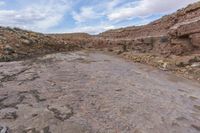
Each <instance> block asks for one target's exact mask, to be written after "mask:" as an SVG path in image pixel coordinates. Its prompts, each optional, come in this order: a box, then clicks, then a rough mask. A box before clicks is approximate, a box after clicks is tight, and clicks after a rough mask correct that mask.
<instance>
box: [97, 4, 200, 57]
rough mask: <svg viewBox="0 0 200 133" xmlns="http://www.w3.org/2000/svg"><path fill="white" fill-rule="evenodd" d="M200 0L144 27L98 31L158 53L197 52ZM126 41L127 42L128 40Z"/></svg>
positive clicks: (199, 44) (133, 46)
mask: <svg viewBox="0 0 200 133" xmlns="http://www.w3.org/2000/svg"><path fill="white" fill-rule="evenodd" d="M199 16H200V2H197V3H194V4H191V5H189V6H188V7H186V8H184V9H181V10H178V11H177V12H176V13H173V14H171V15H167V16H164V17H163V18H161V19H159V20H157V21H154V22H152V23H150V24H148V25H145V26H138V27H127V28H121V29H117V30H110V31H106V32H104V33H101V34H99V36H100V37H102V38H104V39H108V40H113V39H115V40H116V39H117V40H120V41H121V40H126V44H128V45H131V49H130V50H136V51H139V52H153V53H159V54H161V55H171V54H174V55H185V54H192V53H196V52H200V27H199V25H200V17H199ZM127 41H128V42H127Z"/></svg>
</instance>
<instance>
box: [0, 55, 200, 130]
mask: <svg viewBox="0 0 200 133" xmlns="http://www.w3.org/2000/svg"><path fill="white" fill-rule="evenodd" d="M1 132H10V133H161V132H162V133H175V132H176V133H198V132H200V85H199V84H197V83H195V82H193V81H189V80H186V79H183V78H180V77H177V76H175V75H172V74H169V73H167V72H163V71H160V70H157V69H154V68H152V67H149V66H145V65H141V64H136V63H132V62H130V61H126V60H124V59H121V58H118V57H115V56H112V55H107V54H104V53H100V52H85V51H80V52H73V53H57V54H51V55H46V56H43V57H39V58H36V59H30V60H26V61H17V62H9V63H4V62H2V63H0V133H1Z"/></svg>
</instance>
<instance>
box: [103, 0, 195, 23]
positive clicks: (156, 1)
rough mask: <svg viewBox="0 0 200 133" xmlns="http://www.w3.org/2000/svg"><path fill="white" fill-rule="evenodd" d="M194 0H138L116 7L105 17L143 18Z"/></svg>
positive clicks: (112, 18)
mask: <svg viewBox="0 0 200 133" xmlns="http://www.w3.org/2000/svg"><path fill="white" fill-rule="evenodd" d="M196 1H198V0H140V1H136V2H131V3H127V4H125V5H122V6H120V7H118V8H116V9H115V10H113V11H111V12H109V13H108V14H107V17H108V19H109V20H111V21H120V20H125V19H131V18H137V17H142V18H143V17H147V16H150V15H152V14H159V13H163V14H165V13H170V12H173V11H175V10H177V9H179V8H182V7H184V6H186V5H188V4H190V3H192V2H196Z"/></svg>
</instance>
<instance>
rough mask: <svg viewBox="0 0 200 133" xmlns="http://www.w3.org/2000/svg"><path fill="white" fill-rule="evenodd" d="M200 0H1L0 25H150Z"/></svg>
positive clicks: (64, 28) (99, 28)
mask: <svg viewBox="0 0 200 133" xmlns="http://www.w3.org/2000/svg"><path fill="white" fill-rule="evenodd" d="M196 1H198V0H0V25H1V26H11V27H20V28H24V29H28V30H33V31H37V32H43V33H65V32H67V33H69V32H87V33H91V34H97V33H100V32H103V31H105V30H109V29H114V28H120V27H126V26H133V25H143V24H147V23H149V22H151V21H153V20H155V19H158V18H160V17H161V16H163V15H166V14H169V13H172V12H174V11H176V10H177V9H179V8H182V7H185V6H186V5H188V4H190V3H193V2H196Z"/></svg>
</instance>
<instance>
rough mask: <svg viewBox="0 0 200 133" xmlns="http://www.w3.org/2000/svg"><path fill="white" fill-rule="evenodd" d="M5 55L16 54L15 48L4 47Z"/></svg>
mask: <svg viewBox="0 0 200 133" xmlns="http://www.w3.org/2000/svg"><path fill="white" fill-rule="evenodd" d="M4 53H5V54H12V53H14V49H13V47H11V46H10V45H6V46H5V47H4Z"/></svg>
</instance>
